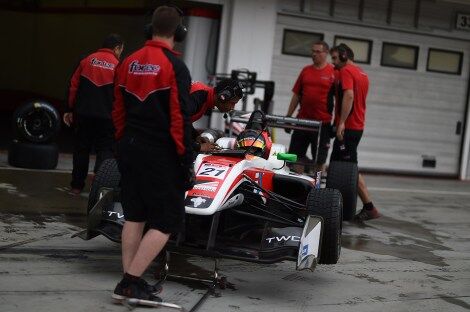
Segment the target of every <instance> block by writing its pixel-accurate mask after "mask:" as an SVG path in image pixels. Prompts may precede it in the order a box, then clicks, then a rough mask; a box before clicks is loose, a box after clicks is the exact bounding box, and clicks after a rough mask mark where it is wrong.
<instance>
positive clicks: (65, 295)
mask: <svg viewBox="0 0 470 312" xmlns="http://www.w3.org/2000/svg"><path fill="white" fill-rule="evenodd" d="M162 3H166V1H157V0H155V1H154V0H139V1H130V0H119V1H112V2H111V1H103V0H73V1H65V0H64V1H60V0H20V1H13V0H6V1H2V2H1V3H0V17H1V19H0V25H2V26H3V27H2V28H1V29H2V30H1V31H0V33H1V34H2V36H1V38H2V39H3V45H2V47H3V49H1V50H0V55H1V58H2V60H7V61H4V62H3V64H2V71H1V73H0V118H1V120H0V132H1V135H0V304H1V307H2V308H1V309H0V310H2V311H51V310H54V311H55V310H69V311H124V310H127V308H129V309H137V311H139V310H142V311H143V310H149V308H144V307H134V306H128V307H127V308H126V307H124V306H122V305H119V304H114V303H113V302H112V300H111V294H112V292H113V288H114V286H115V284H116V281H117V280H118V279H119V278H120V277H121V276H122V267H121V248H120V245H119V244H117V243H115V242H113V241H111V240H109V239H107V238H106V237H105V236H102V235H100V236H97V237H94V238H93V239H92V240H82V239H80V238H79V237H77V235H78V234H80V233H82V234H83V233H84V230H85V232H86V230H87V228H88V227H89V226H90V219H89V218H88V216H87V214H88V213H89V212H88V206H89V198H90V197H93V196H95V197H99V196H96V194H92V195H91V196H90V190H91V184H92V183H93V182H92V180H91V179H87V185H86V187H85V191H84V192H82V193H81V194H80V195H79V196H72V195H71V194H69V188H68V186H69V182H70V172H71V169H72V162H71V154H70V152H71V150H72V143H71V142H72V134H73V133H72V131H71V130H70V129H68V128H66V127H65V126H62V128H61V130H60V133H59V134H58V136H57V137H56V138H55V140H54V142H55V143H56V144H57V146H58V148H59V150H60V154H59V157H58V165H57V167H56V168H55V169H50V170H37V169H25V168H17V167H14V166H11V165H10V164H9V163H8V161H7V155H8V148H9V144H10V143H11V141H12V139H13V138H14V136H15V135H16V133H15V132H14V131H13V130H12V126H11V118H12V114H13V112H14V111H15V110H16V109H17V108H18V107H19V106H20V105H22V104H23V103H25V102H29V101H31V100H37V99H41V100H42V101H45V102H48V103H50V104H51V105H52V106H53V107H55V109H56V110H57V111H58V112H59V113H60V114H61V113H62V112H63V101H64V99H65V93H66V85H67V80H68V78H69V76H70V73H71V71H72V70H73V67H74V65H75V64H76V61H77V60H78V59H79V58H80V56H81V55H83V54H86V53H89V52H91V51H93V50H95V49H96V48H97V47H98V46H99V45H100V41H101V39H102V37H103V36H104V35H106V34H107V33H109V32H117V33H120V34H121V35H123V37H124V38H125V41H126V46H125V52H124V54H128V53H131V51H133V50H135V49H137V48H139V47H140V46H141V45H142V43H143V42H144V38H143V37H144V34H143V32H144V26H145V25H146V24H147V23H148V22H149V19H150V14H151V12H152V10H153V9H154V8H155V7H157V6H158V5H160V4H162ZM174 3H175V4H177V5H178V6H179V7H181V8H182V9H183V11H184V12H185V14H186V18H185V21H184V23H185V24H186V25H188V26H189V28H190V34H189V35H188V39H187V40H186V41H185V42H184V44H182V45H181V46H179V47H178V49H179V50H181V51H183V52H184V54H183V55H184V56H183V58H184V61H185V62H186V64H187V65H188V67H189V69H190V71H191V74H192V76H193V79H197V80H201V81H204V82H209V81H210V76H213V75H214V74H230V73H231V72H232V70H237V72H241V73H247V72H250V73H256V75H257V76H256V77H257V78H256V80H257V81H258V86H257V87H256V88H255V90H253V93H252V94H249V95H247V96H246V98H245V99H244V101H241V102H240V103H239V104H237V106H236V108H237V109H246V110H248V111H251V110H253V109H254V108H255V107H269V109H268V112H267V113H269V114H274V115H281V116H284V115H285V113H286V111H287V106H288V102H289V100H290V97H291V88H292V85H293V83H294V81H295V79H296V78H297V75H298V73H299V71H300V69H301V68H302V67H304V66H305V65H307V64H311V58H310V55H309V53H311V52H310V48H311V43H312V42H314V41H315V40H318V39H323V40H325V41H326V42H327V43H329V44H330V45H333V44H335V43H339V42H346V43H348V44H349V45H351V46H352V47H353V48H354V49H355V52H356V60H357V62H358V63H359V64H360V66H361V67H363V69H364V70H365V71H366V72H367V73H368V75H369V77H370V81H371V87H370V93H369V97H368V104H367V105H368V111H367V126H366V132H365V135H364V137H363V141H362V142H361V145H360V150H359V167H360V169H361V171H362V172H363V173H364V175H365V179H366V181H367V184H368V187H369V192H370V193H371V196H372V198H373V201H374V204H375V205H376V206H377V207H378V208H379V210H380V213H381V214H382V216H381V217H380V218H378V219H375V220H370V221H366V222H364V223H356V222H352V221H343V222H342V223H341V235H340V238H341V240H340V242H338V244H339V245H340V246H341V249H340V256H339V261H338V262H337V263H336V264H329V265H326V264H318V265H317V266H316V267H315V271H314V272H310V271H307V270H304V271H300V270H296V263H295V261H282V262H274V263H256V262H255V261H252V262H247V261H242V260H240V259H238V260H237V259H236V257H232V258H231V259H220V261H218V262H217V263H215V262H214V259H213V257H211V256H210V253H209V256H207V255H208V254H204V255H205V257H200V256H194V255H191V256H188V255H187V254H183V255H182V254H177V253H172V254H171V256H170V258H169V262H168V263H169V272H170V273H171V275H172V276H173V278H168V280H166V281H165V283H164V284H163V285H164V290H163V292H162V293H161V296H162V298H163V299H164V300H165V301H167V302H169V303H174V304H177V305H179V306H181V307H183V308H184V309H185V310H186V311H233V312H235V311H247V312H251V311H264V310H266V311H279V312H280V311H327V312H328V311H335V312H336V311H348V312H349V311H361V312H362V311H397V312H398V311H400V312H401V311H423V312H427V311H468V310H470V296H469V293H470V282H469V281H470V266H469V264H468V263H469V259H470V248H469V247H470V245H469V239H470V237H469V233H468V225H469V224H470V206H469V199H470V187H469V184H468V181H466V180H468V179H470V162H469V146H470V127H469V125H468V124H469V122H468V121H469V120H470V118H469V114H470V112H469V81H470V73H469V70H470V59H469V55H470V15H469V14H468V13H469V12H470V4H468V3H467V1H466V0H412V1H405V0H374V1H372V0H354V1H352V0H350V1H346V0H305V1H300V0H277V1H272V0H260V1H250V0H233V1H232V0H205V1H174ZM467 17H468V20H467V19H466V18H467ZM466 23H469V24H466ZM124 57H125V55H124ZM267 82H268V83H267ZM255 84H256V83H255ZM261 85H262V86H263V87H260V86H261ZM267 85H269V86H272V85H273V86H274V89H273V90H274V94H273V97H272V100H271V99H270V98H271V96H270V95H269V96H268V97H266V93H265V92H266V88H265V87H266V86H267ZM266 99H269V103H263V100H266ZM260 101H261V102H260ZM267 104H269V105H267ZM220 117H221V116H220V114H218V113H214V114H212V116H209V115H208V116H206V119H204V120H203V121H202V122H201V123H200V125H199V127H206V126H207V125H210V126H211V128H216V129H217V128H218V129H223V128H224V127H225V122H224V121H223V119H222V118H220ZM273 139H274V143H275V144H280V145H282V144H284V145H288V143H289V140H290V137H289V136H288V135H287V134H286V133H285V132H284V131H283V130H282V129H274V130H273ZM280 145H277V148H280V151H283V150H282V148H281V147H279V146H280ZM208 157H214V156H213V155H210V156H208ZM278 160H279V159H278ZM277 168H279V167H277ZM218 169H220V168H218ZM213 171H214V170H213ZM214 172H215V173H217V171H214ZM262 178H263V177H262V175H260V174H258V175H256V174H253V178H252V180H253V181H255V182H256V183H259V185H261V181H262ZM310 178H311V177H310ZM285 180H289V179H287V178H285ZM214 181H215V180H214ZM265 181H266V179H265ZM315 181H316V180H315ZM212 182H213V181H212ZM318 182H319V185H320V184H321V186H322V187H323V186H324V180H323V181H321V179H319V180H318ZM253 183H254V182H253ZM265 183H266V182H265ZM305 184H306V183H304V185H305ZM203 187H205V189H204V188H200V189H199V190H198V191H197V192H199V194H201V192H202V191H201V190H203V191H204V192H207V191H210V189H211V188H214V184H210V185H205V186H203ZM255 191H257V192H255ZM197 192H195V194H196V193H197ZM262 192H263V190H262V189H257V190H254V191H252V192H251V193H252V194H257V193H262ZM288 193H290V192H289V191H288V190H287V189H286V190H284V193H283V194H284V195H289V194H288ZM103 194H104V197H105V196H106V194H105V193H103ZM108 194H111V193H108ZM113 196H114V195H113ZM198 196H199V195H197V194H196V195H195V198H196V199H197V198H198ZM199 197H201V196H199ZM304 197H305V196H304ZM202 199H203V198H202V197H201V198H199V200H200V201H199V202H202V201H201V200H202ZM284 202H285V201H284ZM195 204H196V201H195ZM361 208H362V207H361V202H360V200H359V199H358V204H357V210H360V209H361ZM244 212H245V213H246V212H247V210H245V211H244ZM114 215H115V216H116V217H118V218H119V217H120V216H119V215H118V213H117V212H114ZM221 222H223V220H222V221H221ZM206 225H207V226H206V227H207V228H206V229H205V230H207V231H211V226H210V224H208V223H207V224H206ZM233 226H234V228H237V229H238V226H239V224H233ZM248 230H251V229H248ZM247 233H250V235H251V233H252V232H248V231H247ZM118 234H119V233H118ZM198 234H199V233H198ZM255 234H256V233H255ZM264 234H266V233H264ZM264 234H263V235H264ZM325 235H326V234H325ZM193 236H195V235H193ZM247 236H249V235H247ZM263 237H264V236H263ZM245 238H247V239H248V238H249V237H242V238H241V239H240V241H243V240H244V239H245ZM296 240H298V238H297V236H289V235H286V234H283V233H280V234H279V235H276V236H273V237H268V239H267V241H268V242H269V243H271V242H280V243H281V244H282V242H283V241H286V242H287V241H289V243H290V244H293V245H295V244H294V242H295V241H296ZM213 243H216V242H215V241H214V242H213ZM218 243H219V245H220V241H219V242H218ZM232 243H233V242H232ZM240 250H241V249H240ZM209 251H210V250H209ZM296 255H297V254H294V256H296ZM239 258H242V257H239ZM291 258H292V257H291ZM167 260H168V259H167ZM161 264H162V262H161V258H160V259H158V260H157V261H155V262H154V263H153V264H152V265H151V267H150V268H149V269H148V270H147V272H146V274H145V275H144V277H145V279H146V280H148V281H149V282H151V283H155V282H157V281H158V280H159V279H160V277H161V275H160V273H161V267H162V265H161ZM215 264H216V265H217V269H218V274H219V276H218V277H221V276H222V277H223V279H222V280H223V281H224V282H223V285H221V284H218V287H217V288H215V289H213V288H211V287H210V283H209V284H208V283H207V282H208V281H209V282H210V281H211V279H213V278H214V269H215V268H214V265H215ZM175 275H176V276H180V277H181V276H185V277H189V279H188V278H186V279H181V278H177V277H176V278H175ZM192 279H193V280H192ZM194 279H199V280H194ZM200 279H205V280H206V281H205V282H201V280H200ZM159 309H160V310H162V311H176V310H175V309H173V308H168V307H160V308H159Z"/></svg>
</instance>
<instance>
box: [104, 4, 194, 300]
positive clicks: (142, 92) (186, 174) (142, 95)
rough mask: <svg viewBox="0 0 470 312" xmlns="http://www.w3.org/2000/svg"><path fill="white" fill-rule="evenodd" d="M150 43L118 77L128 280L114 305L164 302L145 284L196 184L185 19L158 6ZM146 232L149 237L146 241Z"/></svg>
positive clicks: (117, 113) (181, 218)
mask: <svg viewBox="0 0 470 312" xmlns="http://www.w3.org/2000/svg"><path fill="white" fill-rule="evenodd" d="M152 29H153V37H152V40H148V41H147V42H146V43H145V46H144V47H143V48H141V49H140V50H137V51H136V52H134V53H133V54H131V55H130V56H129V57H127V58H126V59H125V60H124V61H123V62H122V63H121V64H120V65H119V68H118V70H117V74H116V80H115V81H116V86H115V101H114V106H113V112H112V116H113V122H114V125H115V127H116V139H118V140H119V142H118V148H117V156H118V165H119V170H120V172H121V203H122V207H123V210H124V217H125V220H126V221H125V223H124V226H123V230H122V262H123V270H124V276H123V278H122V280H121V281H120V282H119V283H118V284H117V286H116V288H115V290H114V293H113V298H115V299H126V298H136V299H145V300H152V301H160V300H161V299H160V298H158V297H157V296H155V291H158V290H157V289H155V288H153V287H149V285H148V284H147V283H146V282H145V280H143V279H142V278H141V276H142V274H143V273H144V271H145V270H146V269H147V267H148V266H149V264H150V263H151V262H152V261H153V259H154V258H155V257H156V256H157V255H158V254H159V253H160V251H161V250H162V248H163V247H164V246H165V244H166V242H167V241H168V238H169V237H170V234H172V233H178V232H180V231H182V230H183V227H184V215H185V209H184V194H185V190H187V189H190V188H191V187H192V183H194V172H193V170H192V166H193V160H194V155H193V149H192V139H191V120H190V115H189V113H188V110H189V107H188V106H189V102H190V98H189V90H190V84H191V77H190V74H189V71H188V68H187V67H186V65H185V64H184V63H183V61H181V59H179V58H178V55H179V53H178V52H176V51H174V50H173V47H174V45H175V42H177V41H182V40H183V39H184V36H185V34H186V28H185V27H184V26H183V25H182V12H181V11H180V10H179V9H177V8H176V7H169V6H160V7H158V8H157V9H156V10H155V12H154V13H153V16H152ZM144 228H147V229H148V230H147V232H145V235H143V234H144Z"/></svg>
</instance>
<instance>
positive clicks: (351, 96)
mask: <svg viewBox="0 0 470 312" xmlns="http://www.w3.org/2000/svg"><path fill="white" fill-rule="evenodd" d="M330 53H331V59H332V61H333V64H334V65H335V67H336V69H337V70H338V71H339V72H338V74H337V80H336V82H335V84H336V90H337V101H336V103H337V105H336V110H335V112H336V113H335V125H336V138H335V140H334V143H333V152H332V153H331V159H330V161H350V162H354V163H357V147H358V145H359V142H360V141H361V138H362V134H363V132H364V126H365V116H366V98H367V92H368V91H369V78H368V77H367V74H366V73H365V72H364V71H363V70H362V69H361V68H360V67H359V66H357V65H356V64H354V62H353V60H354V53H353V51H352V50H351V48H349V47H348V46H347V45H345V44H340V45H338V46H336V47H333V48H332V49H331V51H330ZM358 194H359V197H360V198H361V201H362V203H363V205H364V206H363V208H362V210H361V211H360V212H359V213H358V214H357V215H356V217H355V220H356V221H365V220H371V219H376V218H378V217H380V214H379V212H378V210H377V208H375V206H374V204H373V203H372V200H371V199H370V195H369V191H368V190H367V186H366V182H365V180H364V177H363V176H362V174H360V173H359V184H358Z"/></svg>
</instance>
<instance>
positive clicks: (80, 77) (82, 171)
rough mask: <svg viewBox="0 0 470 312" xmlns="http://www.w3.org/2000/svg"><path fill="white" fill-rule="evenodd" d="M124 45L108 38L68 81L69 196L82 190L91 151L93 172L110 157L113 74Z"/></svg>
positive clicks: (66, 116) (116, 39) (118, 38)
mask: <svg viewBox="0 0 470 312" xmlns="http://www.w3.org/2000/svg"><path fill="white" fill-rule="evenodd" d="M123 49H124V42H123V40H122V38H121V37H120V36H119V35H117V34H110V35H108V36H107V37H106V38H105V39H104V41H103V46H102V48H101V49H99V50H98V51H96V52H95V53H92V54H90V55H89V56H87V57H85V58H84V59H83V60H81V61H80V64H79V65H78V67H77V69H76V70H75V72H74V73H73V75H72V78H71V79H70V86H69V89H68V97H67V107H66V113H65V114H64V118H63V119H64V123H65V124H66V125H67V126H72V125H73V127H74V132H75V142H74V152H73V170H72V182H71V183H70V186H71V193H72V194H74V195H78V194H80V193H81V191H82V190H83V187H84V186H85V179H86V177H87V175H88V164H89V161H90V152H91V150H92V148H94V149H95V151H96V162H95V167H94V172H95V173H96V171H97V170H98V168H99V166H100V164H101V163H102V162H103V160H105V159H107V158H111V157H113V152H112V146H113V142H114V127H113V123H112V121H111V109H112V106H113V87H114V73H115V69H116V67H117V65H118V63H119V57H120V56H121V53H122V51H123Z"/></svg>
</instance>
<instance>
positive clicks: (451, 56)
mask: <svg viewBox="0 0 470 312" xmlns="http://www.w3.org/2000/svg"><path fill="white" fill-rule="evenodd" d="M462 59H463V53H462V52H457V51H447V50H440V49H432V48H431V49H429V53H428V65H427V67H426V68H427V71H430V72H438V73H446V74H454V75H460V74H461V73H462Z"/></svg>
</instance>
